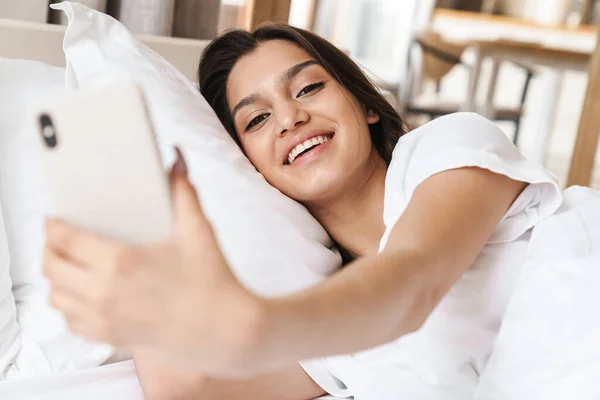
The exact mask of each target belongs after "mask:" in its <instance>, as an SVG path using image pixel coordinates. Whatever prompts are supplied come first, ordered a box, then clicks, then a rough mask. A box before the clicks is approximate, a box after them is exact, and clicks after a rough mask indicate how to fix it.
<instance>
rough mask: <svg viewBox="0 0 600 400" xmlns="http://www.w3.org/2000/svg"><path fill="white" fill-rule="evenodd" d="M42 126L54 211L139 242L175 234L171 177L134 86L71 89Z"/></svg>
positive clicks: (40, 118) (46, 110)
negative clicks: (163, 164) (173, 228)
mask: <svg viewBox="0 0 600 400" xmlns="http://www.w3.org/2000/svg"><path fill="white" fill-rule="evenodd" d="M37 124H38V128H39V140H38V143H39V144H40V146H39V148H40V150H41V160H42V166H43V168H44V171H45V174H46V178H47V182H48V186H49V190H50V193H51V197H52V201H53V206H54V214H55V216H57V217H59V218H62V219H64V220H66V221H68V222H70V223H72V224H74V225H76V226H78V227H81V228H84V229H87V230H89V231H92V232H94V233H97V234H100V235H102V236H105V237H109V238H112V239H117V240H122V241H127V242H130V243H135V244H144V243H154V242H158V241H162V240H164V239H166V238H167V237H168V236H169V234H170V232H171V224H172V210H171V197H170V189H169V181H168V174H167V173H166V171H165V170H164V169H163V166H162V162H161V159H160V153H159V151H158V148H157V145H156V141H155V137H154V133H153V130H152V126H151V123H150V120H149V118H148V113H147V109H146V105H145V101H144V97H143V94H142V92H141V90H140V89H139V88H138V87H137V86H136V85H135V84H134V83H132V82H118V83H111V84H109V85H106V86H103V87H98V88H93V89H83V90H79V91H77V92H73V93H70V94H67V95H65V96H64V97H63V98H61V99H59V100H58V101H56V100H55V101H54V102H53V103H52V104H50V105H48V106H46V107H43V108H42V109H41V110H40V111H39V112H38V114H37Z"/></svg>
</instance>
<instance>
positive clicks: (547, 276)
mask: <svg viewBox="0 0 600 400" xmlns="http://www.w3.org/2000/svg"><path fill="white" fill-rule="evenodd" d="M564 198H565V201H564V203H563V205H562V206H561V207H560V209H559V210H558V211H557V212H556V214H554V215H553V216H551V217H550V218H548V219H546V220H545V221H543V222H541V223H540V224H538V225H537V226H536V227H535V229H534V230H533V234H532V237H531V241H530V245H529V251H528V256H527V262H526V264H525V266H524V268H523V273H522V274H521V277H520V279H519V282H518V284H517V285H516V288H515V291H514V294H513V296H512V298H511V300H510V303H509V305H508V308H507V310H506V313H505V315H504V319H503V321H502V327H501V329H500V333H499V334H498V338H497V339H496V342H495V344H494V351H493V353H492V356H491V358H490V360H489V362H488V365H487V367H486V370H485V372H484V374H483V375H482V377H481V379H480V384H479V387H478V388H477V392H476V395H475V398H476V399H477V400H520V399H528V400H563V399H577V400H595V399H600V193H599V192H595V191H593V190H590V189H588V188H582V187H572V188H569V189H567V190H566V191H565V193H564Z"/></svg>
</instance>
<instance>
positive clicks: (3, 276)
mask: <svg viewBox="0 0 600 400" xmlns="http://www.w3.org/2000/svg"><path fill="white" fill-rule="evenodd" d="M0 143H1V142H0ZM0 145H1V144H0ZM11 287H12V282H11V280H10V256H9V253H8V242H7V241H6V233H5V229H4V220H3V218H2V209H1V208H0V380H1V379H2V378H3V377H4V374H5V372H6V370H7V368H8V366H9V365H10V364H11V363H12V361H13V360H14V358H15V356H16V355H17V352H18V351H19V349H20V348H21V341H20V338H19V324H18V323H17V308H16V306H15V299H14V297H13V294H12V290H11Z"/></svg>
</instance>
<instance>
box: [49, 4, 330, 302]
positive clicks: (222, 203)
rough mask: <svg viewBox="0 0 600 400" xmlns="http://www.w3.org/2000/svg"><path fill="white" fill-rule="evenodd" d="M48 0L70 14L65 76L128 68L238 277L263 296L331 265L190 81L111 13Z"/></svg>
mask: <svg viewBox="0 0 600 400" xmlns="http://www.w3.org/2000/svg"><path fill="white" fill-rule="evenodd" d="M52 7H53V8H55V9H60V10H63V11H64V12H65V13H66V14H67V16H68V17H69V26H68V29H67V32H66V35H65V41H64V50H65V54H66V58H67V75H66V76H67V85H68V86H70V89H76V88H77V85H78V86H79V87H81V88H84V87H89V86H93V85H102V84H105V83H107V82H109V81H113V80H115V79H123V78H129V79H133V80H134V81H136V82H137V83H138V84H139V85H140V86H141V88H142V89H143V91H144V93H145V95H146V99H147V103H148V108H149V111H150V114H151V119H152V122H153V125H154V128H155V131H156V134H157V138H158V142H159V147H160V149H161V153H162V155H163V158H164V160H165V162H166V164H168V163H171V162H172V160H173V156H174V152H173V146H175V145H177V146H180V147H181V148H182V151H183V153H184V155H185V157H186V160H187V162H188V166H189V169H190V180H191V181H192V183H193V184H194V185H195V186H196V187H197V188H198V193H199V196H200V199H201V202H202V205H203V207H204V210H205V212H206V214H207V217H208V218H209V220H210V221H211V223H212V225H213V227H214V229H215V232H216V236H217V239H218V241H219V243H220V246H221V249H222V250H223V252H224V254H225V256H226V258H227V260H228V261H229V263H230V265H231V267H232V269H233V270H234V272H235V273H236V275H237V276H238V278H239V279H240V280H241V281H242V283H243V284H245V285H246V286H247V287H249V288H250V289H252V290H254V291H256V292H259V293H261V294H263V295H267V296H275V295H281V294H287V293H290V292H293V291H297V290H300V289H302V288H305V287H308V286H310V285H314V284H316V283H318V282H320V281H321V280H323V279H324V278H325V277H326V276H327V275H329V274H331V273H332V272H333V271H335V270H336V269H337V268H338V267H339V266H340V264H341V259H340V257H339V253H338V252H336V251H333V250H332V242H331V240H330V238H329V237H328V235H327V233H326V232H325V230H324V229H323V228H322V227H321V226H320V225H319V224H318V222H317V221H316V220H315V219H314V218H313V217H312V216H311V215H310V214H309V213H308V212H307V211H306V209H305V208H304V207H302V206H301V205H300V204H298V203H297V202H295V201H293V200H291V199H289V198H288V197H286V196H284V195H282V194H281V193H280V192H279V191H277V190H276V189H274V188H273V187H271V186H270V185H269V184H268V183H267V182H266V181H265V179H264V178H263V177H262V176H261V175H260V174H259V173H258V172H256V170H255V168H254V167H253V166H252V164H250V162H249V161H248V160H247V159H246V157H245V156H244V155H243V153H242V152H241V150H240V149H239V148H238V147H237V145H236V144H235V142H234V141H233V140H232V139H231V138H230V137H229V135H228V134H227V132H226V131H225V129H224V128H223V127H222V125H221V123H220V122H219V120H218V118H217V117H216V115H215V114H214V112H213V111H212V109H211V108H210V106H209V105H208V103H207V102H206V100H205V99H204V98H203V97H202V96H201V95H200V93H199V92H198V90H197V89H196V87H195V85H194V84H193V83H192V82H190V81H189V80H187V79H186V78H185V77H184V76H183V75H182V74H181V73H180V72H179V71H178V70H177V69H176V68H174V67H173V66H172V65H170V64H169V63H168V62H167V61H165V60H164V59H163V58H162V57H160V56H159V55H158V54H156V53H155V52H153V51H152V50H150V49H149V48H148V47H146V46H145V45H143V44H142V43H140V42H139V41H137V40H136V39H135V38H134V37H133V36H132V35H131V34H130V32H129V31H127V29H126V28H125V27H124V26H123V25H121V24H120V23H119V22H118V21H116V20H115V19H113V18H111V17H109V16H107V15H105V14H102V13H99V12H96V11H93V10H90V9H88V8H86V7H84V6H82V5H80V4H77V3H70V2H62V3H59V4H55V5H53V6H52ZM199 56H200V54H198V57H199Z"/></svg>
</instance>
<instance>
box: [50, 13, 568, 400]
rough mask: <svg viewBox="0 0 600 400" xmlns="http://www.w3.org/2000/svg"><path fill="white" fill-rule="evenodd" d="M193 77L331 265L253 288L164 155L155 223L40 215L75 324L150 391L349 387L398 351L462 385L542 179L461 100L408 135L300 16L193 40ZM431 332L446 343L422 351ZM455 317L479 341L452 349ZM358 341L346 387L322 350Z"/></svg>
mask: <svg viewBox="0 0 600 400" xmlns="http://www.w3.org/2000/svg"><path fill="white" fill-rule="evenodd" d="M199 77H200V90H201V92H202V94H203V95H204V97H205V98H206V99H207V100H208V102H209V103H210V105H211V106H212V107H213V109H214V110H215V112H216V113H217V115H218V117H219V118H220V120H221V122H222V123H223V125H224V126H225V127H226V129H227V130H228V131H229V133H230V134H231V136H232V137H233V138H234V139H235V140H236V142H237V143H238V144H239V145H240V146H241V148H242V149H243V151H244V152H245V154H246V155H247V156H248V158H249V159H250V161H251V162H252V163H253V164H254V165H255V166H256V168H257V170H258V171H259V172H260V173H262V175H264V177H265V178H266V179H267V180H268V182H269V183H270V184H271V185H273V186H274V187H276V188H277V189H279V190H280V191H281V192H282V193H284V194H286V195H287V196H289V197H291V198H293V199H295V200H297V201H299V202H300V203H302V204H303V205H304V206H306V207H307V209H308V210H309V211H310V212H311V213H312V215H314V216H315V218H317V219H318V220H319V222H320V223H321V224H322V225H323V226H324V227H325V228H326V229H327V231H328V232H329V234H330V235H331V236H332V238H333V239H334V240H335V241H336V243H338V245H339V247H340V248H341V249H343V250H344V251H343V254H344V255H345V256H344V259H345V262H346V265H345V267H344V268H343V269H342V270H340V271H339V272H338V273H336V274H335V275H333V276H331V277H330V278H328V279H327V280H326V281H324V282H323V283H322V284H320V285H318V286H316V287H314V288H310V289H307V290H305V291H303V292H301V293H298V294H294V295H290V296H287V297H284V298H279V299H262V298H259V297H257V296H255V295H253V294H251V293H249V292H248V291H247V290H245V289H244V288H243V287H241V285H240V284H239V283H238V281H237V280H236V279H235V277H234V276H233V275H232V273H231V271H230V269H229V267H228V266H227V263H226V261H225V259H224V257H223V255H222V253H221V252H220V250H219V248H218V246H217V243H216V240H215V237H214V234H213V233H212V230H211V227H210V225H209V223H208V222H207V220H206V219H205V217H204V215H203V213H202V210H201V209H200V207H199V205H198V201H197V197H196V193H195V192H194V189H193V187H192V186H191V185H190V184H189V182H188V181H187V179H186V167H185V162H184V161H183V158H182V156H181V155H179V157H178V161H177V162H176V164H175V165H174V167H173V170H172V173H171V182H172V193H173V202H174V213H175V220H176V223H175V225H176V229H175V232H174V234H173V237H172V238H171V239H170V240H169V241H168V242H166V243H162V244H159V245H154V246H146V247H132V246H129V245H126V244H123V243H116V242H114V241H110V240H106V239H104V238H99V237H96V236H94V235H91V234H89V233H87V232H83V231H81V230H78V229H76V228H74V227H72V226H69V225H68V224H66V223H64V222H62V221H56V220H51V221H49V222H48V225H47V230H48V244H47V247H46V254H45V271H46V273H47V275H48V276H49V278H50V279H51V281H52V283H53V292H52V303H53V304H54V305H55V306H56V307H57V308H58V309H60V310H61V311H63V312H64V313H65V315H66V317H67V320H68V322H69V326H70V327H71V329H72V330H74V331H75V332H79V333H81V334H84V335H86V336H88V337H90V338H92V339H98V340H102V341H106V342H109V343H112V344H115V345H117V346H121V347H124V348H127V349H129V350H132V352H133V354H134V358H135V360H136V366H137V368H138V374H139V376H140V380H141V383H142V386H143V387H144V390H145V393H146V395H147V396H148V397H149V398H157V399H158V398H177V399H179V398H184V399H185V398H195V396H196V395H203V396H206V397H207V398H213V397H214V398H219V399H227V398H238V397H243V398H245V396H248V394H249V393H251V394H252V395H253V396H254V397H256V398H277V399H296V400H299V399H307V398H314V397H318V396H319V395H322V394H325V392H326V391H327V392H329V393H332V394H335V395H339V396H350V395H354V396H357V398H361V397H360V396H361V395H362V394H363V393H359V392H360V391H361V390H363V389H364V390H373V391H374V392H373V393H375V391H376V390H377V379H387V380H388V381H389V380H390V379H391V380H392V381H393V380H394V379H396V378H395V377H394V375H390V372H389V371H391V373H395V371H397V372H398V374H401V373H402V368H400V369H397V370H395V369H394V368H393V366H398V365H399V364H400V367H407V368H408V369H409V370H410V371H411V372H410V373H411V374H414V375H415V376H419V377H420V378H423V376H424V375H423V376H421V375H419V368H420V367H419V365H421V366H425V367H426V368H433V375H434V376H435V377H436V379H438V378H439V379H438V385H437V386H440V387H442V388H443V390H444V393H446V394H447V396H446V397H444V396H443V395H440V393H437V395H439V398H450V396H449V395H450V394H452V393H453V394H455V395H457V396H458V398H466V397H464V396H468V395H469V394H471V395H472V392H473V389H474V385H475V383H476V381H477V376H478V375H479V374H481V373H482V370H483V366H484V365H485V360H486V359H487V357H488V356H489V352H490V349H491V344H492V342H493V339H494V337H495V334H496V333H497V331H498V326H499V324H500V319H501V318H502V312H503V310H504V309H505V307H506V303H507V301H508V294H509V293H510V288H511V287H512V286H513V285H514V282H515V280H516V277H518V275H519V271H520V268H521V266H522V265H523V263H524V262H525V260H526V249H527V244H528V241H529V238H530V232H531V229H532V228H533V227H534V226H535V225H536V224H538V223H539V222H540V221H541V220H542V219H544V218H546V217H548V216H549V215H551V214H552V213H553V212H555V210H556V209H557V208H558V207H559V205H560V203H561V193H560V190H559V188H558V186H557V184H556V182H555V181H554V179H553V178H552V177H551V176H550V175H549V174H548V173H547V172H546V171H544V170H543V168H541V167H539V166H538V165H536V164H533V163H531V162H529V161H527V160H526V159H524V158H523V157H522V156H521V155H520V154H519V153H518V151H517V150H516V149H515V148H514V146H512V144H511V143H510V141H509V140H508V139H507V138H506V137H505V136H504V135H503V134H502V132H500V131H499V130H498V129H497V128H496V127H495V126H494V124H492V123H490V122H488V121H486V120H484V119H482V118H480V117H477V116H475V115H472V114H456V115H452V116H449V117H444V118H440V119H438V120H436V121H434V122H431V123H429V124H427V125H425V126H423V127H421V128H418V129H416V130H414V131H412V132H411V133H409V134H407V135H405V133H406V128H405V124H404V122H403V121H402V119H401V118H400V117H399V116H398V115H397V113H396V112H395V111H394V110H393V108H392V107H391V106H390V105H389V104H388V103H387V102H386V101H385V100H384V98H383V97H382V96H381V95H380V94H379V92H378V91H377V90H376V89H375V88H374V86H373V85H372V84H371V83H370V82H369V80H368V79H367V78H366V77H365V76H364V74H363V73H362V72H361V71H360V69H359V68H358V67H357V66H356V65H355V64H354V63H353V62H352V61H351V60H350V59H349V58H348V57H346V56H345V55H344V54H343V53H342V52H340V51H339V50H337V49H336V48H335V47H334V46H332V45H331V44H329V43H328V42H327V41H325V40H323V39H321V38H319V37H317V36H315V35H313V34H311V33H309V32H306V31H303V30H300V29H296V28H292V27H288V26H283V25H269V26H266V27H263V28H260V29H258V30H257V31H255V32H254V33H252V34H250V33H247V32H244V31H233V32H230V33H227V34H225V35H224V36H222V37H220V38H218V39H216V40H215V41H214V42H212V43H211V44H210V46H209V47H208V48H207V49H206V51H205V52H204V54H203V57H202V61H201V64H200V68H199ZM496 281H497V282H500V284H498V285H496V286H492V285H490V284H489V282H496ZM473 282H476V283H477V284H475V285H474V284H473ZM479 283H480V284H479ZM82 288H84V289H82ZM482 288H483V289H482ZM451 289H452V290H451ZM482 292H485V293H482ZM490 299H491V300H490ZM117 304H118V307H117V306H116V305H117ZM182 310H183V312H182ZM166 320H169V321H170V322H169V323H168V324H165V323H164V321H166ZM409 333H412V334H411V335H407V334H409ZM436 334H437V336H435V335H436ZM465 335H466V336H465ZM434 336H435V337H443V338H444V339H443V341H445V342H444V343H445V344H444V345H441V344H440V346H439V348H438V350H436V351H425V349H426V348H427V347H428V346H435V345H436V343H438V342H436V340H437V339H436V340H434V339H432V338H433V337H434ZM464 337H469V338H471V339H472V340H473V342H474V343H475V342H476V345H474V347H473V348H471V347H470V348H468V349H467V350H465V351H463V352H461V351H462V350H460V349H461V346H460V345H459V344H458V341H460V338H464ZM455 339H456V340H455ZM453 340H454V341H453ZM432 343H433V344H432ZM439 343H441V342H439ZM439 343H438V344H439ZM384 344H385V346H383V347H377V346H381V345H384ZM474 348H476V350H473V349H474ZM368 349H371V350H368ZM378 349H379V350H380V349H384V351H380V352H379V353H378V351H379V350H378ZM448 349H450V350H448ZM365 350H366V351H365ZM361 351H362V352H361ZM411 351H412V352H414V353H415V355H416V359H418V360H419V362H418V363H415V362H414V360H415V357H413V358H411V357H408V356H407V354H408V353H410V352H411ZM355 352H361V353H356V357H354V358H352V359H349V358H348V359H344V357H343V356H341V358H336V359H333V358H332V359H327V358H324V357H327V356H332V355H340V354H349V353H355ZM428 353H430V354H429V355H428ZM432 354H433V355H432ZM449 354H452V356H448V355H449ZM446 356H448V357H446ZM361 357H362V358H361ZM378 357H379V358H378ZM323 358H324V360H332V362H327V363H326V362H322V361H320V360H321V359H323ZM363 359H364V360H370V361H372V360H380V359H381V360H382V361H381V365H384V366H386V367H385V371H388V372H385V371H384V370H381V371H379V372H381V374H379V373H377V374H374V376H375V375H376V376H377V377H373V379H372V380H370V381H369V382H370V384H367V385H366V387H363V388H360V387H358V386H356V387H355V386H353V382H352V379H349V380H344V377H343V376H340V375H343V371H342V372H340V371H341V370H338V371H337V372H338V373H337V374H336V372H335V371H333V370H332V367H331V366H332V365H334V364H335V362H334V361H335V360H338V361H340V360H341V361H340V362H341V363H342V364H343V362H345V361H347V362H359V361H360V360H363ZM298 360H312V361H306V362H302V367H301V366H300V365H299V364H298ZM357 360H359V361H357ZM411 360H412V361H411ZM165 363H169V365H168V366H166V365H165ZM419 363H421V364H419ZM417 364H419V365H417ZM388 367H390V368H388ZM407 368H404V369H407ZM334 369H335V368H334ZM456 370H458V371H460V373H459V374H458V375H453V374H454V372H453V371H456ZM465 371H466V372H465ZM386 374H388V375H386ZM425 375H426V374H425ZM309 376H310V377H309ZM422 380H423V381H424V382H425V381H427V379H426V377H425V378H423V379H422ZM425 383H427V384H424V385H423V387H422V388H420V389H419V390H420V392H419V395H420V396H422V398H433V397H431V396H433V393H434V392H435V390H434V389H431V387H429V386H433V387H435V386H436V384H435V383H434V384H430V382H425ZM453 385H455V386H453ZM402 390H403V389H402V387H399V388H397V392H395V393H396V394H398V395H400V394H403V393H404V394H406V392H402ZM431 390H433V391H431ZM365 393H368V392H365ZM413 394H414V393H413ZM211 396H212V397H211ZM367 396H368V394H367ZM428 396H429V397H428ZM461 396H462V397H461ZM375 397H377V396H375ZM367 398H369V397H367ZM378 398H382V397H378ZM411 398H417V397H411Z"/></svg>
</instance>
